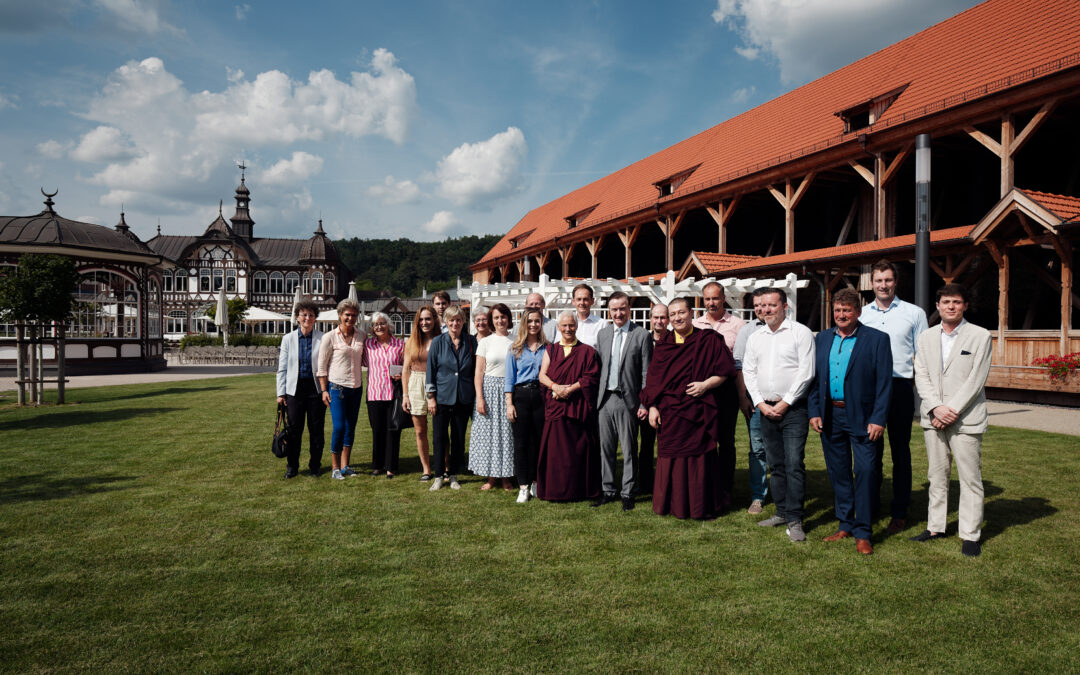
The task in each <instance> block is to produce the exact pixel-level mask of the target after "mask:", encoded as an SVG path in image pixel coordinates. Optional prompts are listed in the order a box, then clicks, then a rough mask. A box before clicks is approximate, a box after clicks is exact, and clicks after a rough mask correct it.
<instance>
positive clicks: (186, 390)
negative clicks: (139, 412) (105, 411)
mask: <svg viewBox="0 0 1080 675" xmlns="http://www.w3.org/2000/svg"><path fill="white" fill-rule="evenodd" d="M224 388H225V387H221V386H218V387H169V388H168V389H156V390H154V391H148V392H145V393H128V394H123V395H122V396H104V397H102V398H100V399H98V400H97V401H123V400H125V399H129V398H150V397H151V396H169V395H170V394H194V393H198V392H203V391H220V390H222V389H224Z"/></svg>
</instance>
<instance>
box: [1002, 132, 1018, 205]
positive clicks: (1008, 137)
mask: <svg viewBox="0 0 1080 675" xmlns="http://www.w3.org/2000/svg"><path fill="white" fill-rule="evenodd" d="M1012 144H1013V118H1012V115H1008V114H1006V115H1002V116H1001V197H1004V196H1005V195H1007V194H1009V191H1010V190H1012V189H1013V181H1014V179H1015V177H1016V165H1015V163H1014V162H1013V150H1012Z"/></svg>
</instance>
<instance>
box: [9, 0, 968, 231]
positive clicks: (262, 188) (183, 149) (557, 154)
mask: <svg viewBox="0 0 1080 675" xmlns="http://www.w3.org/2000/svg"><path fill="white" fill-rule="evenodd" d="M973 4H975V3H974V2H972V1H971V0H906V1H905V2H902V3H901V2H894V1H892V2H890V1H886V0H683V1H680V2H664V3H659V2H644V1H641V2H639V1H636V0H603V1H601V0H597V1H594V2H584V1H578V2H573V1H569V2H561V1H557V0H551V1H547V2H528V3H527V2H506V1H502V2H498V1H494V0H492V1H484V0H478V1H472V2H453V1H447V0H443V1H439V2H397V3H388V2H378V3H376V2H366V1H355V2H307V3H299V2H285V1H276V2H271V1H266V2H262V1H260V0H247V1H246V2H210V1H190V2H180V1H177V0H174V1H172V2H170V1H167V0H50V2H30V1H28V0H0V214H4V215H25V214H30V213H36V212H37V211H39V210H40V208H41V205H40V203H41V201H42V199H43V198H42V197H41V195H40V192H39V189H40V188H45V189H46V190H48V191H52V190H53V189H56V188H59V190H60V194H59V196H58V197H57V198H56V202H57V210H58V211H59V212H60V213H61V214H63V215H65V216H67V217H69V218H75V219H79V220H86V221H89V222H96V223H101V224H105V225H113V224H115V223H116V222H117V220H118V219H119V213H120V209H121V205H123V208H124V209H125V211H126V213H127V222H128V224H130V225H131V226H132V228H133V229H134V230H135V232H136V233H137V234H139V235H140V236H141V237H143V238H144V239H146V238H149V237H151V236H153V233H154V231H155V228H156V225H157V223H158V221H159V220H160V223H161V229H162V232H164V233H166V234H194V233H199V232H202V231H203V230H204V229H205V228H206V226H207V225H208V224H209V223H210V222H211V221H212V220H213V219H214V218H215V217H216V216H217V213H216V211H217V202H218V201H219V200H225V215H226V216H229V215H231V214H232V205H233V203H234V202H233V199H232V198H233V190H234V188H235V187H236V185H237V183H238V181H239V171H238V169H236V166H235V164H236V161H238V160H245V161H246V162H247V165H248V167H249V168H248V170H247V176H248V180H247V182H248V185H249V187H250V188H251V191H252V214H253V216H254V219H255V221H256V227H255V232H256V235H257V236H288V237H305V238H306V237H307V236H308V235H309V233H310V232H311V231H312V230H314V229H315V224H316V221H317V220H318V219H319V217H320V215H321V217H322V218H323V221H324V226H325V228H326V230H327V232H328V233H330V235H331V236H333V237H351V236H357V237H409V238H413V239H422V240H434V239H441V238H443V237H446V236H454V235H460V234H480V233H499V234H502V233H504V232H506V231H507V230H509V229H510V228H511V227H512V226H513V225H514V223H516V222H517V221H518V220H519V219H520V218H521V217H522V216H523V215H524V214H525V213H526V212H528V211H529V210H530V209H532V208H535V207H536V206H539V205H541V204H543V203H545V202H548V201H550V200H552V199H554V198H556V197H559V196H560V195H562V194H565V193H566V192H569V191H571V190H573V189H575V188H577V187H580V186H581V185H584V184H586V183H588V182H590V181H592V180H595V179H596V178H599V177H600V176H602V175H605V174H607V173H610V172H612V171H615V170H617V169H619V168H621V167H623V166H625V165H627V164H629V163H631V162H634V161H636V160H638V159H640V158H642V157H645V156H647V155H649V154H651V153H653V152H656V151H657V150H661V149H663V148H665V147H667V146H669V145H671V144H673V143H676V142H678V141H680V140H682V139H684V138H686V137H688V136H690V135H692V134H695V133H697V132H699V131H701V130H703V129H706V128H708V127H710V126H713V125H714V124H717V123H719V122H721V121H723V120H725V119H727V118H730V117H733V116H735V115H737V114H739V113H741V112H744V111H745V110H748V109H750V108H752V107H754V106H755V105H758V104H760V103H762V102H764V101H767V100H769V99H771V98H774V97H776V96H778V95H780V94H782V93H784V92H785V91H789V90H790V89H793V88H794V87H797V86H798V85H800V84H804V83H806V82H808V81H810V80H812V79H814V78H816V77H819V76H821V75H824V74H826V73H828V72H829V71H831V70H834V69H836V68H838V67H841V66H843V65H846V64H847V63H850V62H852V61H854V60H856V59H858V58H861V57H862V56H865V55H866V54H869V53H871V52H873V51H875V50H877V49H880V48H882V47H885V46H887V45H889V44H891V43H892V42H895V41H897V40H899V39H902V38H904V37H906V36H907V35H910V34H912V33H915V32H917V31H919V30H921V29H923V28H925V27H926V26H929V25H931V24H933V23H936V22H937V21H940V20H942V19H945V18H947V17H949V16H951V15H953V14H955V13H957V12H959V11H962V10H963V9H966V8H967V7H969V6H971V5H973Z"/></svg>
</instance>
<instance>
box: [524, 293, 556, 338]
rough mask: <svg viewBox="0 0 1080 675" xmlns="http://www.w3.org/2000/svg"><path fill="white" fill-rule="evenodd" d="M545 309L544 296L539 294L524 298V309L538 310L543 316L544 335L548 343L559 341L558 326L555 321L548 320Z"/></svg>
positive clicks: (531, 294) (530, 294) (545, 301)
mask: <svg viewBox="0 0 1080 675" xmlns="http://www.w3.org/2000/svg"><path fill="white" fill-rule="evenodd" d="M546 308H547V300H544V296H542V295H540V294H539V293H529V295H528V296H526V298H525V309H538V310H540V314H542V315H543V316H544V335H545V336H546V337H547V339H548V342H558V341H559V324H558V322H557V321H554V320H552V319H549V318H548V317H547V314H546V313H545V312H544V310H545V309H546Z"/></svg>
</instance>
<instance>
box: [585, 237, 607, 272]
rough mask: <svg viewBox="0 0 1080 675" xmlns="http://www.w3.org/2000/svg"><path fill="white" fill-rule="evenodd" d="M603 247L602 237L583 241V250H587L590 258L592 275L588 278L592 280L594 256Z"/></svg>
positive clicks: (594, 270) (594, 269)
mask: <svg viewBox="0 0 1080 675" xmlns="http://www.w3.org/2000/svg"><path fill="white" fill-rule="evenodd" d="M603 247H604V237H602V236H600V237H596V238H595V239H586V240H585V248H587V249H589V256H590V257H591V258H592V273H591V274H590V275H589V276H590V277H591V278H593V279H595V278H596V254H598V253H599V252H600V249H602V248H603Z"/></svg>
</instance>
